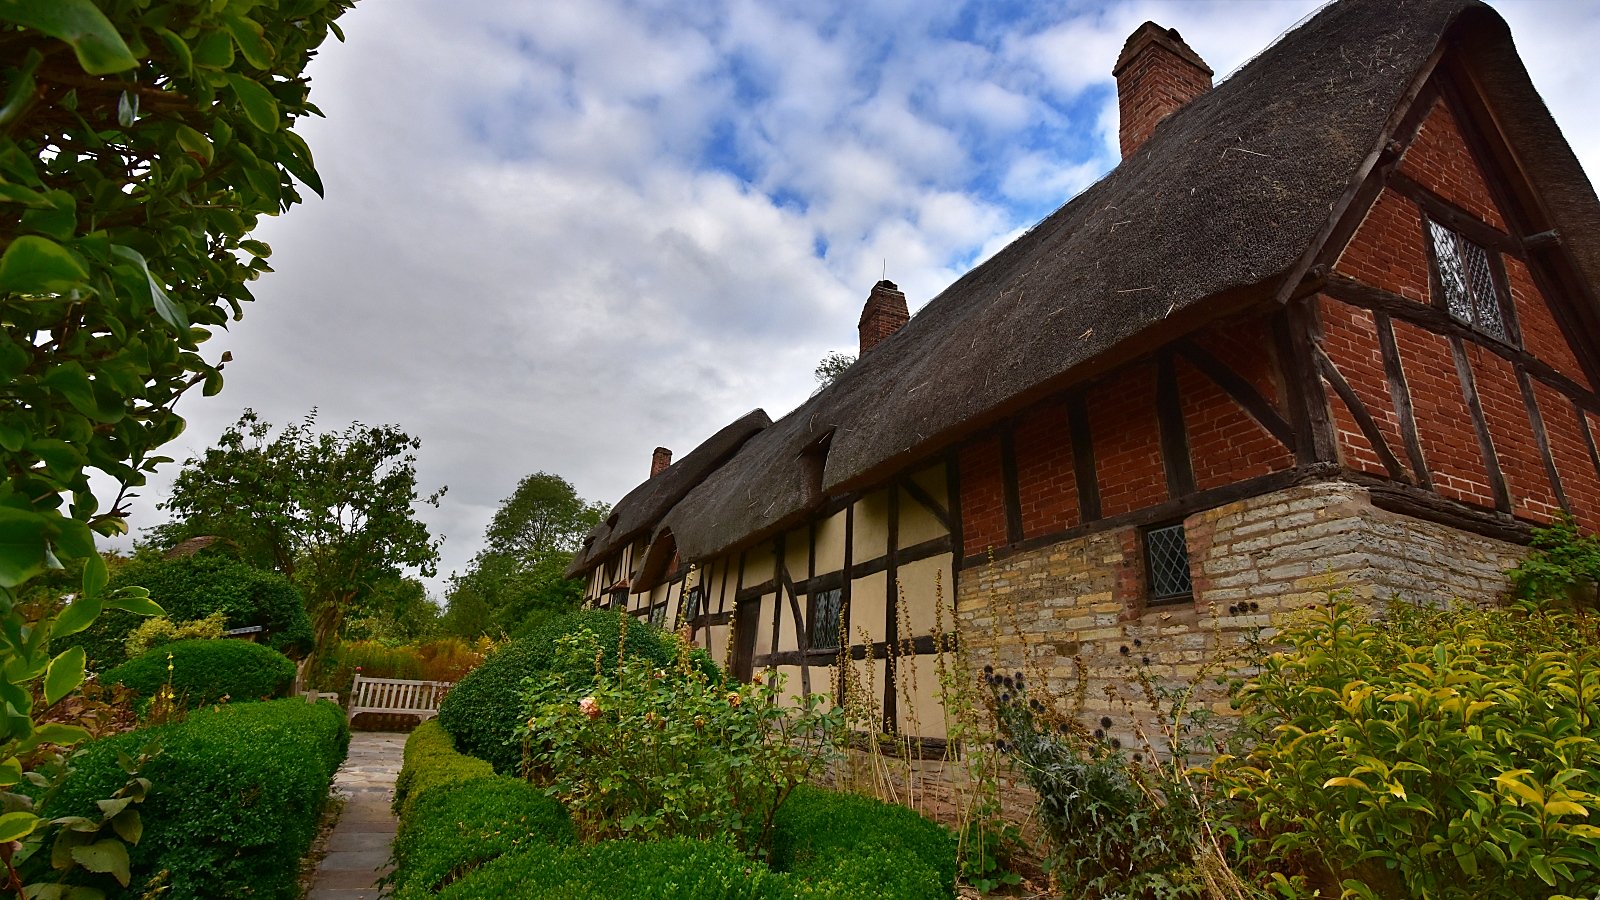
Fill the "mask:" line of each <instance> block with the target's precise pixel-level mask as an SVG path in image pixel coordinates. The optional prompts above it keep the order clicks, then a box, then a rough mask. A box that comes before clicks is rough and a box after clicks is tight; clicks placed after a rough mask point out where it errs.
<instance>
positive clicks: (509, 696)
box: [439, 610, 715, 775]
mask: <svg viewBox="0 0 1600 900" xmlns="http://www.w3.org/2000/svg"><path fill="white" fill-rule="evenodd" d="M623 623H626V624H627V629H628V631H627V634H628V637H627V641H626V646H627V648H628V653H630V654H635V655H637V656H639V657H641V658H643V659H648V660H650V661H651V662H652V663H654V664H655V665H657V666H669V665H671V664H672V663H673V661H674V659H675V651H674V649H673V645H672V644H671V643H670V642H669V641H668V640H667V636H666V635H665V634H664V633H663V632H662V631H660V630H659V629H655V628H652V627H650V626H649V625H647V624H645V623H643V622H640V621H639V620H637V619H634V618H632V617H630V616H624V615H622V614H621V613H618V612H607V611H602V610H583V611H581V612H575V613H569V614H567V615H565V616H560V617H557V618H556V619H552V620H551V621H549V622H547V623H545V624H544V625H542V626H540V627H539V628H537V629H535V630H534V631H533V632H531V633H529V635H528V636H527V637H524V638H520V639H518V640H515V641H512V642H511V643H509V644H507V645H505V646H504V647H501V648H500V649H499V650H497V651H495V653H494V654H493V655H491V656H490V657H489V658H488V659H487V660H485V661H484V663H483V665H481V666H479V667H478V668H476V669H474V670H472V672H470V673H468V675H467V676H466V677H465V678H463V679H461V681H460V682H459V683H458V684H457V685H456V686H455V687H454V688H451V689H450V693H449V694H447V695H446V696H445V698H444V701H443V702H442V703H440V705H439V721H440V722H441V723H442V724H443V725H444V727H445V730H446V731H449V732H450V736H451V737H452V738H454V739H455V743H456V747H457V749H459V750H460V751H461V752H462V753H467V754H470V755H472V756H476V757H478V758H480V759H485V760H488V761H489V762H490V763H492V764H493V765H494V767H495V771H497V772H500V773H501V774H507V775H509V774H514V773H515V772H516V771H517V767H518V765H519V764H520V762H521V760H522V751H521V749H520V748H521V743H520V742H519V741H518V740H517V737H516V731H517V728H518V726H520V725H521V724H522V723H523V721H524V718H525V717H524V716H523V714H522V700H521V691H522V680H523V679H524V678H528V677H530V676H537V675H542V674H544V673H546V672H550V671H552V670H554V669H555V668H556V667H557V666H559V665H560V661H559V660H558V659H557V658H556V654H555V642H556V639H557V638H560V637H561V636H563V635H566V634H571V633H575V632H577V631H579V630H580V629H586V630H588V631H591V632H593V633H594V635H595V637H596V638H597V639H598V640H599V643H600V646H601V650H602V653H603V657H602V661H601V664H602V667H603V669H604V670H605V671H606V672H614V671H615V669H616V664H617V646H618V640H617V638H618V632H619V630H620V629H621V627H622V625H623ZM696 659H697V665H700V666H702V668H705V669H706V670H707V671H708V673H709V672H710V671H714V669H715V667H714V666H712V664H711V662H710V660H709V659H707V658H705V657H704V656H703V655H700V656H697V657H696ZM593 673H594V668H593V660H588V661H586V663H585V665H584V666H583V667H582V668H580V669H578V670H576V671H573V672H572V673H571V674H572V676H573V677H575V678H589V677H592V676H593Z"/></svg>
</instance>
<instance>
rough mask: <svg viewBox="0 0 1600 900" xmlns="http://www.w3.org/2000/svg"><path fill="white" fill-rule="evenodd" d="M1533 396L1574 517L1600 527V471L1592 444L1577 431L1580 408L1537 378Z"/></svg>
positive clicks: (1590, 525) (1586, 523) (1591, 525)
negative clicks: (1594, 458) (1593, 454)
mask: <svg viewBox="0 0 1600 900" xmlns="http://www.w3.org/2000/svg"><path fill="white" fill-rule="evenodd" d="M1533 396H1534V399H1535V400H1536V401H1538V404H1539V415H1540V417H1541V418H1543V419H1544V431H1545V437H1547V438H1548V439H1549V441H1550V455H1551V456H1552V457H1554V458H1555V461H1556V471H1557V472H1559V473H1560V474H1561V490H1562V491H1563V492H1564V493H1565V494H1566V495H1567V502H1568V503H1570V504H1572V514H1573V516H1575V517H1576V518H1577V519H1578V521H1579V522H1582V523H1584V525H1586V526H1587V527H1589V528H1600V472H1596V471H1595V466H1594V460H1593V459H1591V458H1590V456H1589V445H1588V444H1586V443H1585V442H1584V440H1583V433H1582V432H1581V431H1579V430H1578V411H1577V409H1576V408H1575V407H1574V406H1573V405H1572V401H1571V400H1568V399H1567V398H1566V397H1563V396H1562V395H1561V394H1559V393H1557V392H1556V390H1555V389H1554V388H1550V387H1547V386H1545V385H1544V384H1543V383H1541V382H1538V381H1535V382H1533Z"/></svg>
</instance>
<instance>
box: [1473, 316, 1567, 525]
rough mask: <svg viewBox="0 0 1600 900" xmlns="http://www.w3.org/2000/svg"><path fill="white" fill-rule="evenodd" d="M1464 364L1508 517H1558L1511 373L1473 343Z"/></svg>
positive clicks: (1499, 359) (1501, 360)
mask: <svg viewBox="0 0 1600 900" xmlns="http://www.w3.org/2000/svg"><path fill="white" fill-rule="evenodd" d="M1467 360H1468V362H1470V363H1471V364H1472V378H1473V380H1474V381H1475V382H1477V386H1478V403H1479V404H1480V405H1482V406H1483V418H1484V421H1485V422H1487V423H1488V424H1489V437H1490V439H1491V440H1492V441H1493V442H1494V452H1495V455H1496V456H1498V457H1499V458H1500V472H1501V474H1502V475H1504V476H1505V479H1506V489H1507V490H1509V491H1510V492H1511V511H1512V513H1514V514H1515V515H1517V516H1520V517H1522V518H1525V519H1535V520H1538V521H1549V520H1550V519H1552V518H1554V517H1556V516H1558V515H1560V513H1561V505H1560V504H1559V503H1557V502H1556V495H1555V491H1554V490H1552V489H1551V487H1550V476H1549V474H1548V473H1546V472H1545V469H1544V460H1543V458H1542V457H1541V454H1540V453H1539V444H1538V441H1537V440H1536V439H1535V438H1534V436H1533V424H1532V423H1531V422H1530V420H1529V419H1528V407H1527V405H1526V404H1525V403H1524V402H1523V400H1522V388H1521V387H1519V386H1518V385H1517V372H1516V370H1515V369H1514V368H1512V367H1511V363H1509V362H1507V361H1506V360H1505V359H1504V358H1503V357H1501V356H1499V355H1497V354H1495V353H1492V352H1490V351H1489V350H1486V349H1484V348H1483V347H1480V346H1478V345H1477V344H1472V343H1469V344H1467Z"/></svg>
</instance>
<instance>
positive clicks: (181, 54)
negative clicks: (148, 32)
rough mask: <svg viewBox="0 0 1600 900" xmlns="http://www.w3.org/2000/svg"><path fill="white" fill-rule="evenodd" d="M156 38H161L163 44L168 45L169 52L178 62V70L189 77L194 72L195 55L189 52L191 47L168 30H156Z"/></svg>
mask: <svg viewBox="0 0 1600 900" xmlns="http://www.w3.org/2000/svg"><path fill="white" fill-rule="evenodd" d="M155 32H156V36H157V37H159V38H161V43H163V44H166V45H167V51H168V52H170V53H171V54H172V55H173V56H174V57H176V58H177V60H178V69H179V71H181V72H182V73H183V74H185V75H188V74H190V73H191V72H193V71H194V54H193V53H190V52H189V45H188V44H187V43H185V42H184V40H183V38H181V37H178V35H177V34H175V33H173V31H172V30H171V29H168V28H157V29H155Z"/></svg>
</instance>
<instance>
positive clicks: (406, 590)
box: [339, 578, 440, 643]
mask: <svg viewBox="0 0 1600 900" xmlns="http://www.w3.org/2000/svg"><path fill="white" fill-rule="evenodd" d="M439 617H440V611H439V607H438V606H437V605H436V604H435V603H434V601H433V600H432V599H430V598H429V597H428V589H427V587H426V586H424V585H423V583H422V582H420V581H418V580H417V579H415V578H387V579H384V580H383V581H379V582H377V583H376V584H374V585H373V586H372V589H371V590H369V591H367V592H366V593H365V594H364V595H362V596H361V597H360V598H359V599H358V600H357V602H356V605H355V608H353V609H351V610H350V612H349V613H348V614H347V615H346V616H345V621H344V628H343V630H342V631H341V633H340V635H339V637H340V639H341V640H347V641H374V640H381V641H397V642H401V643H405V642H409V641H418V640H422V639H423V638H426V637H428V636H429V635H431V634H433V633H434V632H435V631H436V630H437V629H438V627H439Z"/></svg>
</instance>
